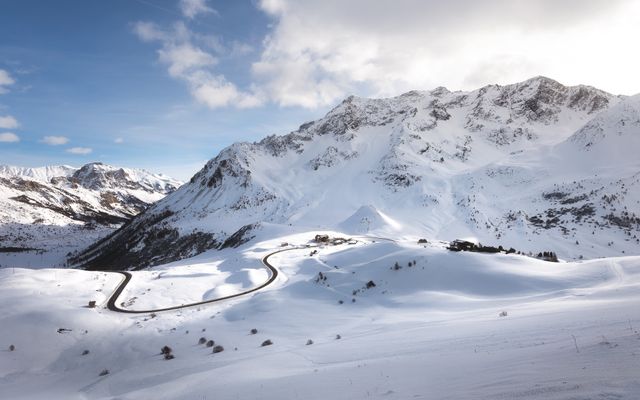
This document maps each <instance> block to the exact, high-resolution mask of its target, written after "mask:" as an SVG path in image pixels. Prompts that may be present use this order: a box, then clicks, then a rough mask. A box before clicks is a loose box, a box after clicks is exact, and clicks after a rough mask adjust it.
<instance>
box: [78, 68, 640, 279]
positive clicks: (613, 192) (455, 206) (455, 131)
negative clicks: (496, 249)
mask: <svg viewBox="0 0 640 400" xmlns="http://www.w3.org/2000/svg"><path fill="white" fill-rule="evenodd" d="M638 110H639V107H638V101H637V97H636V98H622V97H617V96H613V95H610V94H608V93H605V92H603V91H601V90H598V89H595V88H592V87H589V86H575V87H566V86H563V85H562V84H560V83H558V82H556V81H553V80H551V79H548V78H544V77H536V78H532V79H530V80H527V81H525V82H521V83H517V84H513V85H507V86H498V85H491V86H487V87H483V88H481V89H478V90H475V91H471V92H451V91H449V90H447V89H445V88H437V89H435V90H432V91H426V92H417V91H414V92H409V93H406V94H404V95H401V96H398V97H394V98H388V99H363V98H357V97H353V96H352V97H349V98H347V99H346V100H345V101H343V102H342V103H341V104H340V105H338V106H337V107H336V108H335V109H333V110H332V111H330V112H329V113H328V114H327V115H326V116H325V117H324V118H321V119H319V120H317V121H313V122H309V123H306V124H303V125H302V126H301V127H300V128H299V129H298V130H297V131H296V132H293V133H290V134H288V135H285V136H269V137H267V138H265V139H264V140H262V141H260V142H258V143H237V144H234V145H232V146H230V147H228V148H226V149H225V150H223V151H222V152H221V153H220V154H219V155H218V156H216V157H215V158H214V159H212V160H211V161H210V162H209V163H207V165H206V166H205V167H204V168H203V169H202V170H201V171H200V172H198V173H197V174H196V175H195V176H194V177H193V178H192V179H191V181H190V182H189V183H187V184H185V185H184V186H182V187H181V188H180V189H179V190H177V191H176V192H175V193H173V194H171V195H170V196H167V197H166V198H165V199H163V200H162V201H160V202H158V203H157V204H156V205H154V207H152V208H151V209H149V210H148V211H146V212H145V213H143V214H142V215H141V216H140V217H139V218H136V219H135V220H134V221H132V222H131V223H130V224H128V225H127V226H125V228H124V229H122V230H121V231H119V232H118V233H117V234H116V235H114V236H113V237H111V238H110V239H109V240H107V241H104V242H102V243H99V244H97V245H95V246H92V247H91V248H90V249H88V251H87V252H85V253H84V254H82V255H81V256H80V257H78V258H74V259H73V260H72V262H73V263H76V264H78V265H85V266H89V267H92V266H98V265H100V266H101V268H103V267H104V265H106V264H109V265H112V266H113V267H114V268H131V267H143V266H148V265H153V264H154V263H156V264H157V263H159V262H163V261H164V262H167V261H171V260H175V259H179V258H183V257H186V256H191V255H194V254H197V253H199V252H202V251H204V250H206V249H208V248H216V247H226V246H227V245H237V244H239V243H242V242H243V241H246V240H248V239H250V238H251V237H252V234H251V232H252V231H255V230H256V229H259V226H260V225H261V224H264V223H270V224H279V225H283V226H287V227H290V229H291V230H292V231H301V230H302V231H304V230H306V229H308V228H310V227H311V228H326V229H333V228H336V227H341V228H342V227H344V226H343V225H341V223H343V222H344V221H347V220H349V218H350V217H351V216H354V218H355V219H357V218H358V215H357V214H358V210H363V209H362V207H369V206H370V207H372V210H373V209H375V210H377V212H379V213H381V214H380V215H385V216H386V218H388V219H389V220H390V221H393V223H391V224H387V223H384V224H378V223H375V224H373V228H367V229H369V230H368V231H369V232H371V233H396V232H397V231H398V229H401V230H402V231H404V232H405V233H411V234H416V235H421V236H425V237H430V238H436V239H444V240H453V239H456V238H459V237H472V238H476V239H478V240H480V241H482V242H486V243H487V244H498V243H500V244H503V245H504V246H505V247H515V248H518V249H522V250H524V251H539V250H541V249H548V250H554V251H556V252H557V253H558V254H559V255H560V256H561V257H564V258H574V259H578V258H580V257H586V258H590V257H599V256H608V255H623V254H629V253H632V254H637V248H638V238H637V234H638V229H640V225H639V223H638V222H639V221H638V220H637V219H636V217H635V216H634V215H632V213H633V211H632V210H633V209H631V208H629V207H630V205H632V204H635V203H636V202H637V201H640V194H639V192H638V186H637V184H638V177H637V176H636V175H635V174H636V172H637V171H638V161H637V160H638V159H637V157H635V156H634V155H633V154H635V152H637V151H638V150H640V149H639V148H638V143H637V141H636V140H635V139H634V138H637V136H638V135H637V132H638V130H637V128H636V125H634V121H637V113H638ZM620 118H623V119H624V120H623V121H622V122H620ZM618 128H619V129H618ZM620 129H621V130H620ZM621 132H624V134H621ZM585 135H586V136H588V137H592V136H594V135H595V136H594V137H597V138H600V137H601V136H603V135H604V136H606V137H607V140H603V141H602V143H601V144H600V145H596V144H594V145H593V147H594V148H593V149H584V146H585V145H586V142H585V140H590V139H580V138H581V137H582V136H585ZM586 136H585V137H586ZM594 140H595V139H594ZM598 140H599V139H598ZM580 143H583V144H582V145H581V144H580ZM581 146H582V149H581ZM620 148H624V151H623V152H622V153H619V152H618V151H619V149H620ZM595 154H599V156H598V157H600V158H599V159H600V160H601V161H600V162H591V160H592V159H593V157H594V155H595ZM609 161H610V162H609ZM613 165H616V166H618V165H624V168H621V167H612V166H613ZM622 197H624V199H625V200H624V204H622V203H620V206H622V207H624V206H626V207H627V209H626V210H625V209H624V208H620V207H612V206H611V204H610V199H611V198H615V199H617V200H616V201H618V202H620V201H622V200H620V199H622ZM614 208H615V209H614ZM377 212H374V213H377ZM626 212H628V213H629V215H628V216H627V215H626V214H625V213H626ZM373 219H374V220H378V221H380V220H383V219H384V218H383V219H380V218H377V217H375V216H374V218H373ZM620 219H623V220H624V221H625V222H623V223H618V221H619V220H620ZM360 220H362V218H360ZM349 223H350V224H351V225H353V223H357V221H355V222H354V221H351V222H349ZM358 229H360V230H364V229H365V227H360V228H358ZM348 231H350V230H348ZM356 231H357V230H356ZM596 232H597V234H596ZM106 255H108V257H107V256H106ZM107 261H108V262H107Z"/></svg>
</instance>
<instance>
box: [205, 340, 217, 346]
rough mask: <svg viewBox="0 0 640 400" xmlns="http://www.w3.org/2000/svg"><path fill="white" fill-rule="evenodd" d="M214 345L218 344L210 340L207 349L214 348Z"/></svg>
mask: <svg viewBox="0 0 640 400" xmlns="http://www.w3.org/2000/svg"><path fill="white" fill-rule="evenodd" d="M214 344H216V342H214V341H213V340H209V341H208V342H207V345H206V346H207V347H213V345H214Z"/></svg>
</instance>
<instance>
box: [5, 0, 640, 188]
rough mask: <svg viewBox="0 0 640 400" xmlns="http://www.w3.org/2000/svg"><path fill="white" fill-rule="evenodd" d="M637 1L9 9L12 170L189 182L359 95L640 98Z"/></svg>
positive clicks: (162, 2)
mask: <svg viewBox="0 0 640 400" xmlns="http://www.w3.org/2000/svg"><path fill="white" fill-rule="evenodd" d="M639 18H640V4H639V2H637V1H633V0H607V1H602V0H564V1H560V2H558V1H555V0H537V1H512V0H485V1H483V2H478V1H476V0H450V1H448V2H442V1H437V0H395V1H387V0H382V1H373V0H351V1H349V2H344V1H342V0H323V1H313V0H249V1H241V0H234V1H216V0H109V1H104V0H56V1H49V0H0V163H1V164H13V165H21V166H41V165H50V164H70V165H75V166H78V165H81V164H83V163H86V162H90V161H103V162H106V163H110V164H114V165H121V166H130V167H143V168H146V169H149V170H151V171H154V172H163V173H166V174H169V175H172V176H175V177H177V178H181V179H188V178H189V177H190V175H191V174H193V173H194V172H196V171H197V170H198V169H199V167H200V166H201V165H202V164H203V163H204V162H205V161H206V160H208V159H210V158H212V157H214V156H215V155H216V154H217V153H218V152H219V151H220V150H221V149H222V148H223V147H225V146H227V145H229V144H231V143H233V142H235V141H241V140H248V141H253V140H258V139H260V138H262V137H264V136H266V135H269V134H273V133H276V134H283V133H287V132H289V131H291V130H293V129H295V128H296V127H297V126H299V125H300V124H302V123H303V122H306V121H308V120H311V119H315V118H318V117H321V116H322V115H324V113H325V112H326V111H327V110H328V109H330V108H331V107H332V106H334V105H335V104H337V103H338V102H339V101H340V100H341V99H343V98H344V97H346V96H348V95H350V94H357V95H361V96H392V95H397V94H400V93H402V92H405V91H408V90H413V89H431V88H434V87H437V86H447V87H449V88H450V89H467V90H468V89H474V88H477V87H480V86H482V85H485V84H490V83H499V84H506V83H512V82H517V81H521V80H524V79H527V78H530V77H532V76H535V75H546V76H550V77H552V78H554V79H557V80H559V81H560V82H562V83H565V84H580V83H585V84H590V85H593V86H596V87H599V88H601V89H604V90H607V91H610V92H613V93H620V94H635V93H637V92H640V74H637V71H638V70H640V55H639V54H638V52H637V51H636V50H635V49H636V47H637V44H636V43H635V40H636V38H637V37H640V20H639Z"/></svg>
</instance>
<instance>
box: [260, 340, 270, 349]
mask: <svg viewBox="0 0 640 400" xmlns="http://www.w3.org/2000/svg"><path fill="white" fill-rule="evenodd" d="M272 344H273V342H272V341H271V339H267V340H265V341H264V342H262V344H261V346H262V347H265V346H271V345H272Z"/></svg>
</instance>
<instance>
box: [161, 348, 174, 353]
mask: <svg viewBox="0 0 640 400" xmlns="http://www.w3.org/2000/svg"><path fill="white" fill-rule="evenodd" d="M171 352H172V350H171V347H169V346H163V347H162V348H161V349H160V354H171Z"/></svg>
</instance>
